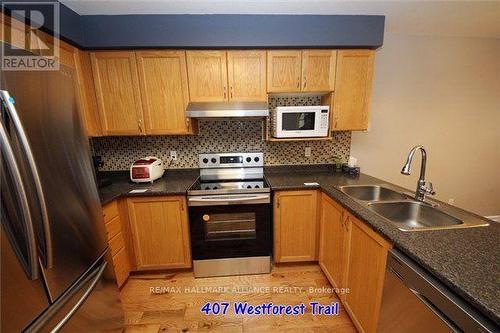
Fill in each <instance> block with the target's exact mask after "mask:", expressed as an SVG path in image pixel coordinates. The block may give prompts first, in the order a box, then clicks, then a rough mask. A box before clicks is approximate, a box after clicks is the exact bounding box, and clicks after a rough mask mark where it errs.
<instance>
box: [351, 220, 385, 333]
mask: <svg viewBox="0 0 500 333" xmlns="http://www.w3.org/2000/svg"><path fill="white" fill-rule="evenodd" d="M347 222H348V228H349V229H350V234H351V240H350V250H349V261H348V266H347V277H346V283H347V287H348V288H349V293H348V294H346V296H345V299H344V305H345V307H346V309H347V311H348V312H349V314H350V316H351V319H352V320H353V322H354V324H355V325H356V327H357V328H358V330H359V331H361V332H375V331H376V327H377V322H378V317H379V312H380V304H381V301H382V290H383V286H384V278H385V269H386V261H387V253H388V251H389V249H390V247H391V246H390V244H389V243H388V242H387V241H386V240H385V239H383V238H382V237H381V236H380V235H378V234H377V233H376V232H375V231H373V230H371V229H370V228H369V227H368V226H366V225H365V224H364V223H363V222H361V221H359V220H358V219H357V218H355V217H354V216H352V215H351V214H348V220H347Z"/></svg>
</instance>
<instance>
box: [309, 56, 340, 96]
mask: <svg viewBox="0 0 500 333" xmlns="http://www.w3.org/2000/svg"><path fill="white" fill-rule="evenodd" d="M336 63H337V51H335V50H304V51H302V91H307V92H313V91H318V92H323V91H332V90H333V89H334V86H335V65H336Z"/></svg>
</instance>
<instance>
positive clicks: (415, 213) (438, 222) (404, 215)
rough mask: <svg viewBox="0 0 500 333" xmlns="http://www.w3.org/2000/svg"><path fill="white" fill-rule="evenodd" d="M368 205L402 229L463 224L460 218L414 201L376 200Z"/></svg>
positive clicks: (440, 227) (439, 227)
mask: <svg viewBox="0 0 500 333" xmlns="http://www.w3.org/2000/svg"><path fill="white" fill-rule="evenodd" d="M369 207H370V209H372V210H373V211H374V212H375V213H377V214H379V215H381V216H383V217H385V218H386V219H388V220H389V221H391V222H392V223H394V224H395V225H396V226H397V227H398V228H399V229H400V230H403V231H411V230H428V229H448V228H454V227H459V226H463V225H464V222H463V221H462V220H460V219H458V218H456V217H453V216H451V215H449V214H446V213H444V212H442V211H441V210H439V209H437V208H434V207H432V206H430V205H428V204H425V203H421V202H416V201H399V202H377V203H372V204H370V206H369Z"/></svg>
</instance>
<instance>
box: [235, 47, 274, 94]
mask: <svg viewBox="0 0 500 333" xmlns="http://www.w3.org/2000/svg"><path fill="white" fill-rule="evenodd" d="M227 74H228V83H229V100H231V101H244V102H246V101H266V100H267V93H266V51H228V52H227Z"/></svg>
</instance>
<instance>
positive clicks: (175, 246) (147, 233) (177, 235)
mask: <svg viewBox="0 0 500 333" xmlns="http://www.w3.org/2000/svg"><path fill="white" fill-rule="evenodd" d="M127 203H128V209H129V218H130V225H131V232H132V238H133V242H134V250H135V257H136V264H137V269H139V270H144V269H164V268H185V267H191V253H190V245H189V231H188V222H187V221H188V219H187V212H186V202H185V197H182V196H168V197H139V198H129V199H127Z"/></svg>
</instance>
